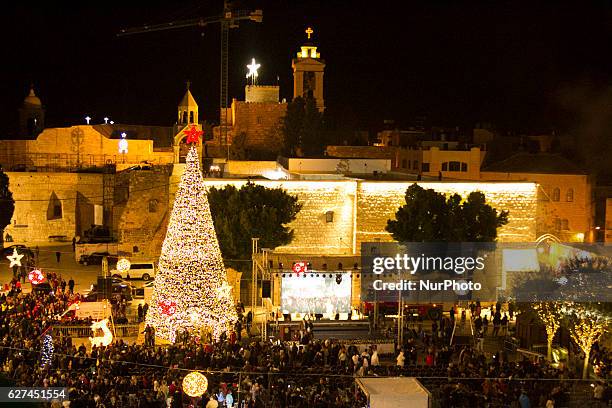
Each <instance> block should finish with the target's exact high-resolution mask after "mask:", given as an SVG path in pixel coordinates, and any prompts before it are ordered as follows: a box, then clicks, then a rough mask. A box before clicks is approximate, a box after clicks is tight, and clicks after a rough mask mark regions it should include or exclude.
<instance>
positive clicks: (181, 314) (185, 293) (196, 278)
mask: <svg viewBox="0 0 612 408" xmlns="http://www.w3.org/2000/svg"><path fill="white" fill-rule="evenodd" d="M229 288H230V287H229V285H228V284H227V278H226V272H225V267H224V265H223V260H222V258H221V251H220V249H219V243H218V241H217V235H216V233H215V228H214V226H213V220H212V217H211V213H210V208H209V203H208V199H207V195H206V187H205V186H204V179H203V178H202V173H201V171H200V165H199V160H198V154H197V151H196V149H195V147H191V149H190V150H189V153H188V154H187V160H186V167H185V173H184V174H183V176H182V178H181V182H180V184H179V186H178V190H177V192H176V199H175V201H174V207H173V209H172V214H171V215H170V221H169V223H168V231H167V233H166V238H165V239H164V243H163V245H162V251H161V256H160V258H159V267H158V272H157V275H156V277H155V287H154V289H153V296H152V299H151V305H152V307H151V308H150V309H149V312H148V313H147V319H146V323H147V324H148V325H151V326H152V327H154V328H155V332H156V335H157V336H159V337H161V338H163V339H166V340H169V341H172V342H174V340H175V338H176V336H175V335H176V331H177V330H179V331H181V332H182V331H183V330H184V329H191V330H196V331H199V330H201V329H205V330H208V331H210V332H212V335H213V337H214V338H215V339H218V338H219V336H220V335H221V334H222V333H223V332H225V331H227V330H228V329H229V328H230V327H231V325H232V324H233V322H234V321H236V319H237V315H236V309H235V307H234V304H233V300H232V297H231V293H230V291H229Z"/></svg>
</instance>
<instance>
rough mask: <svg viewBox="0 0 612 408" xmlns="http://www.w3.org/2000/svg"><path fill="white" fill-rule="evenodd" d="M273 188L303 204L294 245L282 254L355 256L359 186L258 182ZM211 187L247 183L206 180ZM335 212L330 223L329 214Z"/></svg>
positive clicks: (348, 182) (293, 223) (339, 182)
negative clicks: (357, 190)
mask: <svg viewBox="0 0 612 408" xmlns="http://www.w3.org/2000/svg"><path fill="white" fill-rule="evenodd" d="M254 182H255V183H257V184H259V185H263V186H265V187H269V188H278V187H281V188H283V189H285V190H287V192H288V193H289V194H292V195H296V196H297V197H298V199H299V202H300V203H301V204H302V210H301V211H300V212H299V214H298V217H297V219H296V220H295V221H294V222H292V223H291V224H290V227H291V228H293V229H294V230H295V236H294V239H293V242H291V244H289V245H286V246H283V247H279V248H277V249H276V251H278V252H285V253H311V252H312V251H313V250H316V251H320V252H321V253H333V254H350V253H352V252H353V250H354V247H353V236H354V222H355V220H354V217H353V214H354V206H355V189H356V187H357V185H356V183H355V182H354V181H352V180H347V181H292V180H289V181H271V180H270V181H267V180H261V181H260V180H257V181H254ZM205 183H206V185H207V186H209V187H217V188H223V186H224V185H227V184H231V185H234V186H235V187H236V188H240V186H242V185H243V184H245V183H246V180H222V179H216V180H212V179H206V180H205ZM329 211H331V212H333V215H332V217H333V220H332V221H331V222H328V219H329V218H328V217H329V216H328V215H327V213H328V212H329Z"/></svg>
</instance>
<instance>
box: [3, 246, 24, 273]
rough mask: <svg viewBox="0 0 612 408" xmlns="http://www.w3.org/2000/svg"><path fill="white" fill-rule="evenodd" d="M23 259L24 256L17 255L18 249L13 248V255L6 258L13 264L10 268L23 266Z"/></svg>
mask: <svg viewBox="0 0 612 408" xmlns="http://www.w3.org/2000/svg"><path fill="white" fill-rule="evenodd" d="M21 258H23V255H22V254H19V253H17V248H13V255H9V256H7V257H6V259H8V260H9V261H10V262H11V264H10V265H9V268H12V267H13V266H21Z"/></svg>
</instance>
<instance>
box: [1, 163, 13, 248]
mask: <svg viewBox="0 0 612 408" xmlns="http://www.w3.org/2000/svg"><path fill="white" fill-rule="evenodd" d="M13 212H15V200H14V199H13V193H11V190H10V189H9V178H8V176H7V175H6V173H4V172H3V171H2V168H1V167H0V232H1V235H2V236H0V242H1V241H2V238H3V237H4V228H6V226H7V225H9V224H10V223H11V219H12V218H13Z"/></svg>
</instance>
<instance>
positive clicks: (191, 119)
mask: <svg viewBox="0 0 612 408" xmlns="http://www.w3.org/2000/svg"><path fill="white" fill-rule="evenodd" d="M189 123H195V117H194V115H193V111H189Z"/></svg>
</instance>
